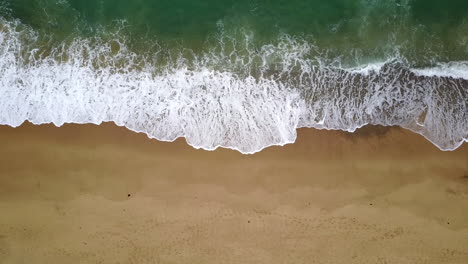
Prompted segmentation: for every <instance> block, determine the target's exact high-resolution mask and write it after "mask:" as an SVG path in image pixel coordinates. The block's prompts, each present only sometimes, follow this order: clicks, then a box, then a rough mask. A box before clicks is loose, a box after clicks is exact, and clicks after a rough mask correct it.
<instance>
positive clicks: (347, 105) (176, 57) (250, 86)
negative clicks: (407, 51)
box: [0, 19, 468, 153]
mask: <svg viewBox="0 0 468 264" xmlns="http://www.w3.org/2000/svg"><path fill="white" fill-rule="evenodd" d="M249 39H250V36H249V35H248V34H246V36H245V39H243V41H235V40H233V39H230V38H228V37H225V36H224V37H223V36H220V38H219V41H218V42H217V45H216V46H215V47H213V48H210V49H208V50H207V51H205V52H203V53H197V54H195V53H194V52H192V53H190V56H187V55H184V54H186V52H185V51H184V52H183V51H180V52H179V53H175V54H172V55H170V56H159V55H156V54H151V56H150V55H148V54H146V55H142V54H138V53H136V52H134V51H132V50H131V49H130V48H129V47H128V45H127V44H126V42H125V41H124V40H122V39H121V38H118V37H116V38H112V39H108V40H104V39H102V38H97V37H96V38H88V39H87V38H78V37H77V38H75V39H73V40H71V41H69V42H64V43H61V44H60V45H53V46H51V45H50V44H48V43H42V42H43V39H41V38H39V37H38V33H37V32H34V30H32V29H30V28H28V27H26V26H24V25H21V23H19V22H17V21H16V22H15V21H13V22H11V21H5V20H1V19H0V124H4V125H10V126H19V125H21V124H22V123H23V122H25V121H30V122H32V123H34V124H43V123H53V124H55V125H57V126H61V125H63V124H64V123H93V124H100V123H102V122H108V121H112V122H115V123H116V124H117V125H119V126H125V127H127V128H128V129H130V130H133V131H137V132H143V133H146V134H147V135H148V136H149V137H150V138H155V139H158V140H162V141H173V140H175V139H177V138H179V137H185V138H186V140H187V142H188V144H190V145H191V146H193V147H195V148H203V149H206V150H214V149H216V148H218V147H223V148H231V149H236V150H238V151H240V152H242V153H255V152H258V151H260V150H262V149H263V148H265V147H268V146H272V145H284V144H288V143H292V142H294V141H295V139H296V129H297V128H300V127H313V128H317V129H339V130H346V131H350V132H352V131H354V130H356V129H357V128H359V127H362V126H364V125H366V124H374V125H384V126H401V127H404V128H407V129H410V130H412V131H414V132H416V133H419V134H421V135H423V136H424V137H426V138H427V139H428V140H430V141H431V142H432V143H434V144H435V145H436V146H437V147H439V148H440V149H441V150H454V149H456V148H457V147H459V146H460V145H461V144H462V143H463V142H464V141H468V122H467V120H468V106H467V104H468V76H467V74H466V70H465V69H466V68H464V67H466V65H467V64H466V63H465V62H456V63H454V62H449V63H445V64H444V63H440V64H438V65H436V66H434V67H429V68H423V69H412V68H410V67H409V66H408V64H407V63H405V62H404V59H401V58H398V57H397V56H395V57H394V58H388V59H387V60H385V62H382V63H375V64H367V65H362V66H360V67H355V68H345V67H340V66H337V65H335V64H333V63H329V64H327V63H322V62H321V58H320V56H319V55H320V52H318V51H317V48H316V47H314V46H313V45H312V44H310V43H308V42H306V41H301V40H298V39H295V38H292V37H289V36H287V35H283V36H281V37H280V38H279V39H278V41H277V42H275V43H272V44H268V45H263V46H261V47H259V48H255V47H252V46H249V44H245V43H248V40H249ZM241 42H242V43H244V44H240V43H241ZM188 57H190V59H189V58H188Z"/></svg>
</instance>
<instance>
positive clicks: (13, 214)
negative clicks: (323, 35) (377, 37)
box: [0, 124, 468, 264]
mask: <svg viewBox="0 0 468 264" xmlns="http://www.w3.org/2000/svg"><path fill="white" fill-rule="evenodd" d="M467 245H468V144H465V145H464V146H462V147H461V148H459V149H458V150H456V151H453V152H442V151H440V150H438V149H437V148H436V147H434V146H433V145H432V144H431V143H429V142H427V141H426V140H425V139H424V138H422V137H421V136H419V135H416V134H413V133H411V132H408V131H405V130H402V129H398V128H391V129H386V128H381V127H370V128H369V127H368V128H365V129H362V130H360V131H359V132H358V133H354V134H348V133H345V132H339V131H319V130H314V129H302V130H300V131H299V137H298V141H297V142H296V143H295V144H292V145H288V146H285V147H271V148H268V149H266V150H264V151H262V152H260V153H257V154H255V155H241V154H240V153H238V152H235V151H231V150H217V151H214V152H208V151H203V150H195V149H193V148H191V147H189V146H187V145H186V144H185V141H183V140H178V141H176V142H174V143H164V142H158V141H156V140H150V139H148V138H147V137H146V136H145V135H143V134H136V133H134V132H131V131H128V130H126V129H125V128H121V127H117V126H115V125H113V124H104V125H101V126H94V125H65V126H64V127H61V128H56V127H54V126H51V125H43V126H33V125H30V124H25V125H23V126H21V127H19V128H10V127H5V126H3V127H0V263H2V264H3V263H8V264H10V263H14V264H16V263H28V264H30V263H41V264H42V263H44V264H46V263H47V264H49V263H60V264H62V263H135V264H145V263H190V264H192V263H202V264H205V263H206V264H209V263H237V264H247V263H255V264H259V263H268V264H271V263H307V264H311V263H332V264H335V263H336V264H339V263H343V264H350V263H359V264H362V263H377V264H378V263H381V264H383V263H398V264H403V263H408V264H418V263H436V264H441V263H460V264H462V263H463V264H466V263H468V246H467Z"/></svg>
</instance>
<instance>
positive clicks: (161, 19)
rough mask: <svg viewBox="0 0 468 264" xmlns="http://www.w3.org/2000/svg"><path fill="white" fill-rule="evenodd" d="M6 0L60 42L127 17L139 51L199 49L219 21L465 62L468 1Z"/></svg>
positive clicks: (267, 36) (352, 51)
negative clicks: (157, 45)
mask: <svg viewBox="0 0 468 264" xmlns="http://www.w3.org/2000/svg"><path fill="white" fill-rule="evenodd" d="M2 1H3V2H4V4H3V5H4V6H6V7H7V9H8V11H4V13H5V15H9V16H11V17H12V18H16V19H19V20H20V21H21V22H22V23H24V24H26V25H30V26H32V27H33V28H34V29H36V30H38V31H39V32H41V33H42V34H44V35H47V36H48V37H50V36H52V37H53V38H54V39H56V40H57V41H61V40H63V39H66V38H70V37H74V36H76V35H77V34H78V35H83V36H89V35H92V34H97V33H96V32H97V31H103V30H102V29H103V28H104V31H105V30H108V31H115V30H116V27H117V25H120V23H119V22H118V21H125V29H124V30H122V31H121V32H125V35H127V38H130V39H132V43H133V45H134V46H135V47H138V49H142V48H143V49H144V42H145V41H147V40H157V41H159V42H162V43H171V44H170V45H173V43H182V44H181V45H182V46H184V47H187V48H191V49H195V50H198V49H199V48H200V46H204V45H207V41H208V40H210V38H212V37H213V36H215V35H216V34H217V33H219V31H220V25H221V24H222V25H223V28H224V30H225V31H227V32H233V31H236V30H239V29H244V30H248V31H249V32H252V33H253V34H254V36H255V42H256V43H258V45H261V44H265V43H271V42H274V41H275V40H276V39H277V38H278V35H279V34H281V33H286V34H288V35H291V36H299V37H301V38H304V39H306V40H307V41H310V42H311V43H314V44H315V45H317V46H318V47H319V48H320V49H321V50H326V51H327V52H330V56H333V57H343V58H347V59H348V60H352V59H354V60H355V59H356V58H355V57H356V53H359V56H364V57H369V58H370V59H375V60H378V59H384V58H386V57H389V56H391V55H389V54H390V53H395V52H398V54H401V55H403V56H404V57H405V58H407V59H408V60H409V61H410V62H412V63H414V64H415V65H418V64H420V65H424V64H430V63H432V62H434V61H454V60H466V59H468V48H467V42H468V40H467V39H468V21H467V17H468V1H463V0H449V1H435V0H328V1H322V0H308V1H304V0H269V1H267V0H203V1H193V0H134V1H127V0H2ZM208 45H209V44H208ZM393 55H394V54H393Z"/></svg>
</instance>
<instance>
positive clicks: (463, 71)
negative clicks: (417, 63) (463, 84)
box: [414, 61, 468, 80]
mask: <svg viewBox="0 0 468 264" xmlns="http://www.w3.org/2000/svg"><path fill="white" fill-rule="evenodd" d="M414 72H415V73H416V74H418V75H420V76H435V77H452V78H456V79H457V78H459V79H465V80H468V61H456V62H448V63H438V64H437V65H436V66H434V67H430V68H423V69H415V70H414Z"/></svg>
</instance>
